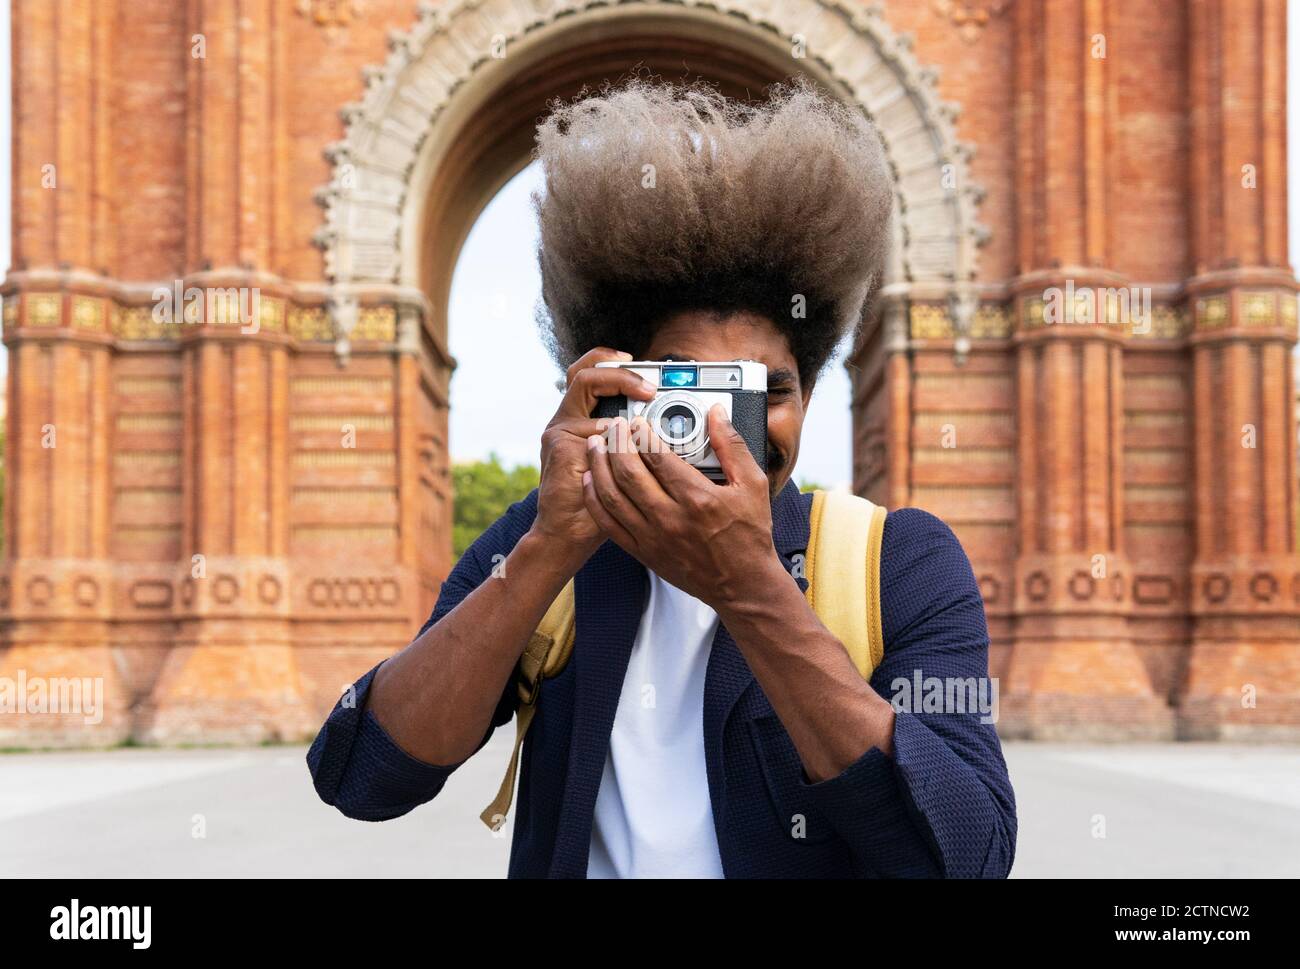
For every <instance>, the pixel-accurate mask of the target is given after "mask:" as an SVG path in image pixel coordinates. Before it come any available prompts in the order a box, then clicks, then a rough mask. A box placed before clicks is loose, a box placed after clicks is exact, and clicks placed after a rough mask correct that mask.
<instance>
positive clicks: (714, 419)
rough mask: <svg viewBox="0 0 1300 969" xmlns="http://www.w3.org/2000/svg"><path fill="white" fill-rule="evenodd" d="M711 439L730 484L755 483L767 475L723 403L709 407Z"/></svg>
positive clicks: (714, 451) (720, 465)
mask: <svg viewBox="0 0 1300 969" xmlns="http://www.w3.org/2000/svg"><path fill="white" fill-rule="evenodd" d="M709 441H710V442H711V443H712V444H713V453H714V454H716V455H717V456H718V465H719V467H721V468H722V473H723V474H725V475H726V476H727V482H728V483H729V484H754V483H756V482H757V481H758V479H759V478H766V477H767V475H765V474H764V473H763V469H762V468H760V467H759V466H758V462H757V461H755V460H754V455H752V454H750V453H749V445H748V444H746V443H745V439H744V438H743V437H741V436H740V432H739V431H738V430H736V428H735V425H733V424H732V423H731V421H730V420H728V419H727V414H726V408H724V407H723V406H722V405H721V404H714V405H713V406H712V407H710V408H709Z"/></svg>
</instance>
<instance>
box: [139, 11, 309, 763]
mask: <svg viewBox="0 0 1300 969" xmlns="http://www.w3.org/2000/svg"><path fill="white" fill-rule="evenodd" d="M189 11H190V27H191V34H193V35H201V36H202V39H203V44H204V53H205V56H204V57H202V58H197V57H192V58H190V60H189V64H188V68H187V69H188V84H187V90H188V97H189V103H188V110H187V121H186V144H187V172H186V197H187V205H186V211H187V223H188V225H189V226H190V227H191V230H192V231H191V232H190V233H189V234H188V235H187V237H186V263H185V265H186V273H185V279H184V284H183V286H184V289H185V290H186V291H187V292H189V291H193V292H197V293H199V294H202V297H203V300H204V303H205V305H204V308H203V311H202V316H201V318H200V319H186V320H185V321H184V325H183V326H182V327H181V332H182V336H181V340H182V349H181V354H182V370H181V372H182V381H183V400H184V441H185V445H184V453H183V458H182V474H181V484H182V506H183V524H182V541H181V551H182V557H181V561H180V562H179V563H178V575H177V579H178V587H179V595H178V596H177V602H176V618H177V620H178V635H177V638H176V641H175V643H174V644H173V646H172V648H171V649H170V651H169V652H168V655H167V659H166V660H165V662H164V665H163V668H162V671H161V672H160V674H159V676H158V679H157V681H156V683H155V685H154V688H153V691H152V694H151V695H150V697H149V700H148V702H147V703H146V704H145V706H144V709H143V710H142V711H141V716H140V720H139V723H138V726H137V732H138V734H139V735H140V736H141V737H142V738H143V739H145V740H148V741H159V742H174V741H178V740H186V739H199V738H201V739H202V740H203V741H205V742H214V741H223V740H224V741H231V742H248V741H253V742H255V741H260V740H263V739H267V738H294V739H296V738H299V737H301V736H305V735H307V734H309V733H310V732H311V731H312V730H313V729H314V727H315V726H316V723H315V718H314V716H313V715H312V713H311V712H309V710H308V708H307V705H306V703H305V701H304V699H303V691H302V686H301V682H300V676H299V672H298V669H297V662H296V659H295V656H294V651H293V644H292V638H291V628H292V627H291V622H290V618H289V616H290V601H291V597H290V578H291V577H290V569H289V558H288V513H287V506H288V454H287V444H286V437H287V434H288V400H289V389H288V380H289V360H288V349H287V347H288V336H287V334H286V327H285V321H286V306H287V297H288V295H289V294H288V292H287V290H285V289H284V287H283V286H282V285H281V284H280V282H279V280H278V278H277V277H275V276H274V275H272V274H271V273H270V272H269V271H268V270H269V269H270V266H269V261H270V258H271V256H270V253H271V248H272V232H271V229H272V224H271V223H272V213H273V211H274V210H275V189H276V184H277V183H276V179H275V171H274V156H275V138H276V130H277V121H278V119H279V114H278V113H277V112H276V111H275V110H274V105H275V99H276V93H277V92H276V89H275V85H276V78H275V74H274V73H273V68H274V64H273V61H274V58H273V57H272V51H273V46H274V44H275V37H276V31H275V30H274V29H273V26H274V4H273V3H272V2H271V0H254V2H251V3H244V4H240V5H238V6H236V5H230V4H212V3H201V2H191V4H190V8H189ZM232 294H234V295H232ZM249 310H254V311H255V312H256V320H255V321H254V322H252V323H250V322H249V319H248V311H249Z"/></svg>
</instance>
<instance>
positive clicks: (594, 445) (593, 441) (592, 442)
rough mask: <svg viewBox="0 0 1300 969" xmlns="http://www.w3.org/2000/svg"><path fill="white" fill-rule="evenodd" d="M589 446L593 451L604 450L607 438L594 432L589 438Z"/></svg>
mask: <svg viewBox="0 0 1300 969" xmlns="http://www.w3.org/2000/svg"><path fill="white" fill-rule="evenodd" d="M587 448H588V449H589V450H592V451H603V450H604V449H605V439H604V438H603V437H601V436H600V435H599V434H593V435H591V437H589V438H587Z"/></svg>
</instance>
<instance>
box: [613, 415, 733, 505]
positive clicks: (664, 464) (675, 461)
mask: <svg viewBox="0 0 1300 969" xmlns="http://www.w3.org/2000/svg"><path fill="white" fill-rule="evenodd" d="M632 426H633V437H634V439H636V440H640V441H645V442H646V446H645V447H644V448H642V449H641V463H642V464H643V465H645V467H646V469H647V470H648V471H649V472H650V473H651V474H652V475H653V476H654V479H655V482H656V483H657V484H658V485H659V487H660V488H662V489H663V491H664V492H665V493H666V494H667V495H668V497H669V498H671V499H672V500H673V501H674V502H676V503H678V504H681V503H682V502H683V501H684V500H685V499H686V498H687V497H688V496H689V495H690V494H691V492H692V491H693V490H694V489H696V488H699V487H700V485H701V484H707V485H709V486H710V487H712V486H713V482H712V481H710V480H709V479H708V478H706V477H705V476H704V475H703V474H702V473H701V472H700V470H699V469H698V468H695V467H693V466H691V465H690V464H687V463H686V461H685V459H683V458H682V456H681V455H680V454H678V453H677V452H676V451H674V450H673V449H672V448H671V447H669V446H668V443H667V442H666V441H664V439H663V438H662V437H660V436H659V434H658V433H657V432H656V431H655V429H654V428H653V427H651V426H650V422H649V421H647V420H646V419H645V418H643V417H638V418H636V420H634V421H633V422H632ZM643 426H644V429H642V427H643Z"/></svg>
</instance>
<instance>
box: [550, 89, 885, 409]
mask: <svg viewBox="0 0 1300 969" xmlns="http://www.w3.org/2000/svg"><path fill="white" fill-rule="evenodd" d="M537 158H538V159H539V160H540V162H541V166H542V172H543V175H544V179H545V183H544V187H543V188H542V189H541V190H540V191H538V192H536V193H534V195H533V205H534V207H535V209H536V212H537V218H538V223H539V228H540V239H539V242H538V252H537V255H538V262H539V264H540V267H541V274H542V304H543V305H541V306H539V307H538V322H539V324H540V326H541V328H542V331H543V335H544V338H545V339H546V341H547V343H548V345H549V348H550V350H551V352H552V354H553V355H554V357H555V359H556V361H557V362H558V363H559V364H560V365H561V366H562V367H564V366H567V365H569V364H570V363H572V362H573V361H574V360H576V359H577V358H578V357H580V356H581V355H582V354H583V353H585V352H586V351H587V350H589V349H591V348H592V347H596V346H609V347H615V348H617V349H622V350H627V351H629V352H631V353H632V354H633V355H634V356H636V357H641V355H642V354H643V352H644V351H645V349H646V348H647V347H648V346H649V344H650V340H651V339H652V337H653V335H654V332H655V329H656V328H657V327H658V326H659V325H660V324H662V323H663V322H664V321H665V320H666V319H667V318H668V317H669V316H671V315H672V314H674V313H677V312H680V311H683V310H703V311H706V312H710V313H713V314H714V315H715V316H719V317H722V316H725V315H727V314H729V313H732V312H737V311H748V312H751V313H755V314H757V315H759V316H762V317H764V318H766V319H768V320H770V321H771V322H772V323H773V324H774V325H776V326H777V327H778V328H779V329H780V330H781V331H782V332H783V333H784V334H785V335H786V337H787V339H788V340H789V344H790V349H791V352H792V354H793V356H794V357H795V359H796V361H797V362H798V367H799V375H800V378H801V380H802V381H803V382H804V384H805V386H807V385H809V384H811V382H812V381H814V380H815V379H816V377H817V376H818V374H820V372H821V370H822V368H823V367H824V366H825V365H826V363H827V361H828V360H829V359H830V357H831V355H832V353H834V351H835V347H836V345H837V344H838V343H839V341H840V340H841V339H842V338H843V337H844V336H846V335H847V334H848V333H850V332H853V331H855V330H856V328H857V326H858V325H859V324H860V323H861V320H862V318H863V314H864V312H865V310H866V305H867V301H868V298H869V296H870V295H871V294H872V292H873V291H874V288H875V287H876V286H877V285H878V284H879V281H880V276H881V273H882V271H883V266H884V260H885V255H886V251H887V248H888V245H889V240H890V214H891V211H892V195H893V178H892V176H891V174H890V171H889V167H888V165H887V162H886V160H885V155H884V150H883V148H882V146H881V143H880V139H879V137H878V136H877V134H876V131H875V128H874V127H873V126H872V124H871V123H870V122H869V121H868V120H867V118H866V117H865V116H863V115H862V114H861V113H860V112H857V111H854V110H852V109H850V108H849V107H847V106H845V105H843V104H841V103H840V102H838V101H836V100H834V99H832V98H830V97H828V96H827V95H825V94H822V93H821V92H820V91H818V90H817V89H816V88H815V87H813V86H812V84H811V83H809V82H807V81H803V80H800V81H795V82H792V83H790V84H785V85H776V86H774V87H773V88H771V89H770V90H769V92H768V97H767V99H766V101H765V102H762V103H759V104H757V105H751V104H745V103H742V102H738V101H735V100H732V99H728V98H726V97H724V96H723V95H721V94H720V93H718V92H717V91H716V90H714V89H713V88H711V87H708V86H705V85H702V84H698V83H697V84H691V85H683V84H668V83H657V82H654V81H649V80H646V79H642V78H636V79H633V80H631V81H628V82H625V83H623V84H621V85H619V86H616V87H610V88H606V89H605V90H604V91H602V92H601V93H600V94H599V95H597V96H589V97H585V98H583V99H581V100H578V101H575V102H573V103H570V104H557V105H555V106H554V108H553V111H552V113H551V114H550V115H549V116H548V117H547V118H546V119H545V120H544V121H543V122H542V123H541V124H540V125H539V126H538V129H537Z"/></svg>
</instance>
